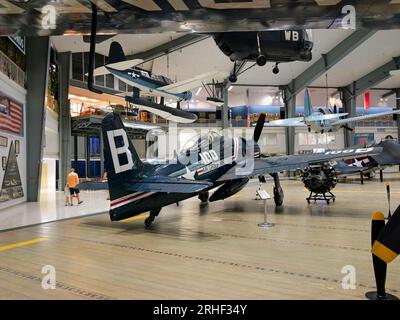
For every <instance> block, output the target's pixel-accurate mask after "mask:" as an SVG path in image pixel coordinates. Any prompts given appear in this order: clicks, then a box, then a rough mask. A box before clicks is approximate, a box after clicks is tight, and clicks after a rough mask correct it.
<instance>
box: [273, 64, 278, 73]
mask: <svg viewBox="0 0 400 320" xmlns="http://www.w3.org/2000/svg"><path fill="white" fill-rule="evenodd" d="M272 73H273V74H278V73H279V67H278V64H276V65H275V67H274V68H273V69H272Z"/></svg>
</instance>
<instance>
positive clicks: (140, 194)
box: [111, 192, 147, 207]
mask: <svg viewBox="0 0 400 320" xmlns="http://www.w3.org/2000/svg"><path fill="white" fill-rule="evenodd" d="M145 193H147V192H140V193H138V194H135V195H133V196H131V197H129V198H126V199H123V200H119V201H117V202H113V203H111V207H114V206H116V205H117V204H120V203H124V202H126V201H128V200H132V199H135V198H137V197H140V196H142V195H144V194H145Z"/></svg>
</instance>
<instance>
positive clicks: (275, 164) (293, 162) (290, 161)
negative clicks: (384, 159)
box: [218, 147, 382, 181]
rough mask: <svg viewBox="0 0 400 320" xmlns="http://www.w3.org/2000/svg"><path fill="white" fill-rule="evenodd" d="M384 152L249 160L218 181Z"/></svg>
mask: <svg viewBox="0 0 400 320" xmlns="http://www.w3.org/2000/svg"><path fill="white" fill-rule="evenodd" d="M381 151H382V148H381V147H370V148H357V149H356V148H355V149H345V150H331V151H325V152H321V153H313V154H306V155H289V156H278V157H269V158H258V159H247V160H245V161H242V162H241V163H238V164H237V165H236V166H234V167H232V168H231V169H229V170H228V171H227V172H226V173H225V174H224V175H222V176H221V177H220V178H219V179H218V181H227V180H232V179H239V178H244V177H254V176H258V175H265V174H269V173H275V172H281V171H288V170H296V169H303V168H306V167H308V166H309V165H312V164H320V163H325V162H329V161H339V160H345V159H349V158H356V157H359V156H366V155H375V154H379V153H380V152H381Z"/></svg>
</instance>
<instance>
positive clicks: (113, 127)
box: [102, 113, 144, 201]
mask: <svg viewBox="0 0 400 320" xmlns="http://www.w3.org/2000/svg"><path fill="white" fill-rule="evenodd" d="M102 134H103V141H104V168H105V171H106V172H107V179H108V189H109V191H110V200H111V201H113V200H115V199H119V198H121V197H124V196H126V195H128V194H130V193H132V192H130V191H127V190H126V189H125V188H124V185H125V183H127V182H128V181H133V180H137V179H139V178H141V177H142V176H143V170H144V164H143V162H142V161H141V160H140V158H139V156H138V154H137V152H136V150H135V148H134V147H133V145H132V142H131V141H130V139H129V137H128V134H127V131H126V129H125V127H124V125H123V122H122V120H121V118H120V116H119V115H118V114H116V113H109V114H107V115H106V116H105V118H104V119H103V121H102Z"/></svg>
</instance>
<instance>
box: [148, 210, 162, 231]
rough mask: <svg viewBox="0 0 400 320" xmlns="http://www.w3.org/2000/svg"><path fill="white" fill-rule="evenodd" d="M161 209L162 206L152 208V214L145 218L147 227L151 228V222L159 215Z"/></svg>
mask: <svg viewBox="0 0 400 320" xmlns="http://www.w3.org/2000/svg"><path fill="white" fill-rule="evenodd" d="M160 211H161V208H160V209H153V210H150V215H149V216H148V217H147V218H146V219H145V220H144V224H145V226H146V228H149V227H150V226H151V224H152V223H153V221H154V219H155V218H156V217H157V216H158V214H159V213H160Z"/></svg>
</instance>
